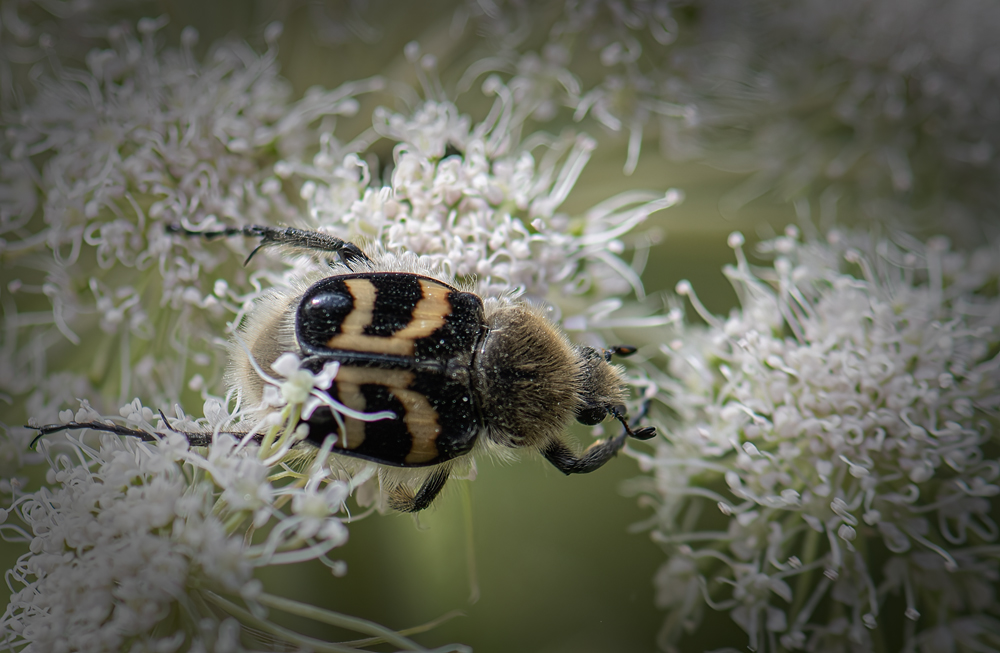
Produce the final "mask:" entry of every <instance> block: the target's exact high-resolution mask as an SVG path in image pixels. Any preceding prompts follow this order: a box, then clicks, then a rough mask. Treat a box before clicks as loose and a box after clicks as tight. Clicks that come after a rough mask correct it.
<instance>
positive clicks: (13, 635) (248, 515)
mask: <svg viewBox="0 0 1000 653" xmlns="http://www.w3.org/2000/svg"><path fill="white" fill-rule="evenodd" d="M121 412H122V414H123V415H129V416H130V417H129V420H128V421H129V423H134V424H135V425H136V426H137V427H138V428H141V429H143V430H146V431H147V432H150V433H152V432H159V433H160V434H161V435H160V438H161V439H160V441H158V442H154V443H146V442H140V441H139V440H138V439H135V438H120V437H118V436H114V435H109V434H106V433H104V434H101V435H100V438H99V445H98V446H92V445H91V444H89V443H90V442H93V440H91V439H89V438H85V437H83V436H81V437H80V438H78V439H74V438H70V439H68V440H60V441H55V440H53V441H52V442H49V441H47V440H45V441H43V444H42V445H41V448H42V450H43V451H44V452H45V456H46V460H47V462H48V465H49V471H48V478H47V484H46V485H45V486H43V487H41V488H40V489H38V490H36V491H34V492H28V493H23V492H18V493H16V494H15V495H14V500H13V502H12V504H11V506H10V508H9V510H2V511H0V522H2V521H3V519H2V518H3V517H10V519H8V520H7V521H8V523H6V524H3V523H0V536H2V537H3V538H4V539H5V540H9V541H23V542H25V543H27V544H28V547H29V552H28V553H26V554H25V555H23V556H22V557H21V558H20V559H19V561H18V563H17V565H16V566H15V567H14V568H13V569H12V570H11V571H9V572H8V578H9V580H10V581H11V583H12V585H13V587H14V588H15V590H14V594H13V595H12V597H11V600H10V603H9V604H8V606H7V609H6V611H5V612H4V613H3V615H2V616H0V643H2V644H3V645H4V646H6V647H12V648H14V649H17V650H22V649H23V650H46V651H48V650H72V651H111V650H131V649H134V648H136V647H140V648H143V649H144V650H169V651H173V650H219V651H229V650H243V645H242V644H239V642H240V641H241V639H240V634H241V631H242V630H243V629H244V628H245V627H248V626H252V627H254V628H260V627H262V624H263V627H264V628H269V627H270V626H269V625H268V622H267V621H266V619H264V617H265V616H266V610H265V608H267V607H270V608H276V609H281V610H283V611H291V612H293V613H295V612H298V613H300V614H303V615H306V614H311V615H314V616H315V615H316V614H318V612H317V610H320V609H319V608H315V607H312V606H305V605H301V604H298V603H296V602H294V601H290V600H288V599H282V598H280V597H276V596H273V595H270V594H268V593H267V592H266V591H265V589H264V587H263V586H262V584H261V583H260V581H259V580H256V579H255V578H254V570H255V569H257V568H260V567H264V566H268V565H285V564H289V563H293V562H304V561H308V560H320V561H321V562H323V563H324V564H326V565H327V566H328V567H329V568H330V570H331V576H335V575H342V574H343V572H344V564H343V562H341V561H338V560H332V559H330V558H329V557H328V554H329V553H330V552H331V551H332V550H333V549H335V548H336V547H339V546H341V545H343V544H344V543H345V542H346V541H347V536H348V533H347V528H346V526H345V525H344V523H343V521H342V519H341V515H342V511H343V510H344V509H345V501H346V500H347V497H348V495H349V493H350V492H351V489H352V487H353V486H352V485H350V484H348V483H347V482H345V481H344V480H340V473H339V471H338V470H335V469H331V467H330V464H329V462H328V457H327V456H325V455H324V456H318V457H315V459H314V461H313V462H312V464H311V465H310V466H309V468H308V469H307V470H305V471H303V472H301V473H299V472H295V473H293V472H291V470H290V469H289V468H288V467H285V466H281V465H274V464H273V462H272V461H269V460H267V459H266V458H267V453H268V452H267V451H265V450H264V449H260V448H258V446H257V445H256V444H254V443H252V442H243V443H240V442H237V441H236V440H235V439H233V437H232V436H231V435H229V434H226V433H223V434H219V435H216V436H215V437H214V440H213V443H212V446H211V447H210V448H209V449H207V450H205V449H192V448H191V447H189V446H188V442H187V439H186V437H185V436H184V435H183V434H181V433H178V432H176V431H174V430H173V429H178V428H179V426H180V425H181V424H183V425H184V426H185V427H186V428H193V429H196V430H197V431H200V432H203V433H204V432H207V433H212V432H213V431H216V432H217V431H218V430H219V429H221V428H223V427H224V425H225V424H226V423H228V422H230V421H231V420H232V417H233V416H232V415H225V416H224V417H223V416H221V415H217V417H223V419H222V420H221V421H217V422H214V423H210V422H209V421H207V420H200V421H198V422H191V421H190V420H187V419H186V418H183V417H182V418H179V419H177V420H174V421H172V422H171V423H170V424H169V425H168V424H166V423H163V422H162V421H161V422H160V423H159V424H158V425H157V428H156V429H154V428H153V427H152V425H150V424H149V423H148V422H147V421H146V420H145V419H144V418H143V415H148V414H149V413H148V409H146V408H144V407H143V406H141V404H138V402H133V404H131V405H129V406H126V407H125V408H123V409H122V411H121ZM206 412H209V411H206ZM67 417H73V416H72V415H68V416H67ZM75 419H77V420H80V419H87V420H88V421H90V420H94V419H97V421H100V419H101V418H99V417H98V416H95V415H93V413H92V411H90V409H89V408H88V407H86V406H85V407H84V408H83V409H81V413H80V414H78V415H76V416H75ZM274 428H275V430H279V427H278V426H276V427H274ZM266 441H267V439H266V438H265V442H266ZM274 446H276V447H277V446H281V442H280V439H279V441H278V442H277V443H276V444H275V445H274ZM283 506H286V507H285V509H284V510H283V509H282V507H283ZM8 513H9V514H8ZM16 522H20V524H18V523H16ZM22 525H23V527H22ZM259 533H262V534H263V535H260V534H259ZM243 605H246V606H247V607H248V608H249V610H250V612H247V611H246V609H245V608H243V607H241V606H243ZM320 612H325V611H322V610H320ZM226 614H228V615H231V616H230V617H226V616H225V615H226ZM251 614H253V615H254V616H253V617H252V618H251ZM220 615H223V616H221V617H220ZM322 618H323V619H326V620H329V619H336V620H338V622H339V623H341V624H342V625H344V626H345V627H349V628H350V627H352V624H353V627H355V628H356V629H358V630H359V632H363V633H366V634H374V635H378V636H382V637H385V638H386V639H388V640H389V641H390V642H391V643H393V644H396V645H401V646H403V647H411V646H413V644H412V643H411V642H409V641H408V640H405V639H404V638H402V637H401V636H399V635H397V634H395V633H392V632H391V631H387V630H385V629H382V628H381V627H378V626H374V625H373V624H371V623H370V622H362V621H358V620H355V619H353V618H351V617H347V616H344V615H339V614H335V613H328V612H327V613H325V616H323V617H322ZM206 629H207V630H206ZM271 632H272V634H273V635H275V636H277V637H278V638H279V639H281V640H283V641H286V642H287V643H288V645H289V646H293V647H303V648H309V642H310V641H311V640H309V639H308V638H305V637H302V636H299V635H297V634H296V633H294V632H292V631H287V630H283V631H273V630H272V631H271ZM443 650H466V649H464V647H461V646H451V647H446V648H445V649H443Z"/></svg>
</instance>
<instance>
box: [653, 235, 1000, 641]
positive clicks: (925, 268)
mask: <svg viewBox="0 0 1000 653" xmlns="http://www.w3.org/2000/svg"><path fill="white" fill-rule="evenodd" d="M730 244H731V245H732V246H733V247H734V248H735V249H736V253H737V261H738V263H737V265H736V266H735V267H729V268H727V269H726V274H727V276H728V277H729V279H730V280H731V281H732V282H733V285H734V287H735V288H736V291H737V294H738V296H739V298H740V302H741V308H740V309H739V310H736V311H734V312H733V313H732V314H731V315H730V317H729V318H728V319H726V320H722V319H720V318H717V317H715V316H713V315H710V314H708V313H707V312H706V311H705V310H704V309H703V308H702V307H701V305H700V304H699V303H698V301H697V297H696V296H695V295H694V294H693V292H691V289H690V286H688V285H687V284H682V285H681V286H680V287H679V288H678V290H679V292H680V293H681V294H684V295H688V296H689V297H690V299H691V301H692V303H693V304H694V306H695V308H696V309H697V310H698V312H699V313H700V314H701V315H702V317H703V318H704V319H705V320H706V322H708V326H707V327H700V328H699V327H685V326H683V325H682V324H681V321H680V319H679V318H680V315H679V314H675V317H677V318H678V322H677V325H678V326H677V329H678V332H677V333H676V338H675V339H674V340H673V341H672V342H671V345H670V346H665V347H664V348H663V352H664V354H666V356H667V357H668V359H669V368H668V369H669V372H670V376H669V377H667V376H664V377H662V378H661V379H659V381H658V383H659V384H660V394H659V395H658V398H659V399H660V400H662V401H663V402H664V404H666V405H667V406H668V407H669V408H670V409H671V411H673V413H674V415H675V420H674V424H672V425H671V426H670V427H669V428H667V429H665V431H666V432H667V433H669V436H668V437H667V438H666V439H665V440H664V441H662V442H660V444H659V445H658V448H657V451H656V454H655V455H653V456H647V455H638V457H639V459H640V462H641V464H642V465H643V466H644V468H646V469H648V470H651V471H653V472H654V473H655V483H654V484H650V485H649V486H647V487H646V490H648V491H649V492H651V493H652V494H653V496H655V497H656V501H657V505H658V510H657V516H656V518H655V519H654V520H653V523H654V524H655V531H654V539H655V540H656V541H658V542H660V543H661V544H662V545H663V546H664V548H665V550H666V551H667V552H668V554H669V555H670V558H671V559H670V562H669V563H668V564H667V565H665V566H664V567H663V569H662V570H661V572H660V574H659V575H658V576H657V586H658V587H659V597H658V600H659V603H660V605H661V606H662V607H664V608H667V609H668V610H669V612H670V617H669V619H668V621H667V623H666V625H665V626H664V629H663V632H662V643H663V645H664V646H665V647H667V648H671V647H673V646H674V645H676V643H677V642H678V639H679V637H680V636H681V633H682V631H684V630H691V629H692V628H693V627H694V626H695V625H696V624H697V623H698V622H699V621H700V620H701V618H702V616H703V612H704V606H705V605H707V606H709V607H711V608H713V609H716V610H723V611H728V612H729V614H730V616H731V617H732V619H733V620H734V621H735V622H736V623H737V624H739V625H740V626H741V627H742V628H743V629H744V630H745V631H746V632H747V634H748V636H749V647H750V648H751V649H754V650H770V651H776V650H780V649H782V648H785V649H796V648H807V649H808V650H871V649H872V648H873V647H876V648H877V647H879V646H886V645H888V644H889V642H888V641H887V640H886V639H885V638H886V637H889V638H891V637H892V635H887V634H886V633H889V632H899V633H901V635H900V637H901V640H900V641H901V642H902V643H903V644H904V649H906V650H912V648H911V647H914V646H917V645H921V646H924V647H930V648H926V650H934V651H937V650H954V648H952V647H954V646H958V647H959V648H960V649H961V650H970V651H971V650H985V648H983V647H987V648H988V647H990V646H994V647H995V646H996V645H997V643H998V642H1000V621H997V620H996V619H995V618H994V617H993V616H991V615H992V614H994V611H995V610H996V605H997V602H996V596H995V586H996V582H997V580H998V579H1000V566H998V562H997V555H998V553H1000V545H998V538H1000V528H998V525H997V521H996V501H997V499H996V497H997V496H998V494H1000V462H998V461H997V457H996V456H997V445H996V442H995V440H994V435H993V433H994V428H995V426H996V419H997V416H998V409H1000V358H998V354H997V352H998V348H1000V298H998V296H997V293H996V284H997V281H998V280H1000V263H998V261H1000V252H997V250H996V248H995V247H988V248H983V249H981V250H978V251H976V252H975V253H973V254H964V253H960V252H953V251H949V247H948V244H947V241H945V240H944V239H940V238H938V239H932V240H931V241H929V242H927V243H921V242H919V241H916V240H914V239H912V238H908V237H905V236H899V237H898V238H897V239H896V241H895V242H894V241H893V240H889V239H886V238H875V237H871V236H867V235H863V234H858V235H852V234H847V233H837V232H832V233H831V234H830V235H829V237H828V239H827V241H826V242H820V241H818V240H805V241H803V240H802V239H801V238H800V237H799V235H798V232H797V230H795V229H790V230H789V231H788V233H787V234H786V235H785V236H782V237H780V238H776V239H774V240H771V241H767V242H765V243H763V244H762V249H763V251H765V252H768V253H770V254H773V255H774V256H775V257H776V258H775V261H774V264H773V266H772V267H767V268H761V269H754V268H751V266H750V265H749V264H748V262H747V260H746V258H745V257H744V255H743V253H742V250H741V248H740V246H741V244H742V237H741V236H739V234H734V235H733V236H732V237H731V239H730ZM713 507H714V508H715V509H717V510H718V512H717V513H716V514H715V516H714V517H713V516H712V515H711V512H706V511H712V509H713ZM702 527H707V528H708V530H702ZM890 606H891V607H890ZM887 624H888V625H887ZM961 624H965V625H970V624H974V625H975V634H971V633H972V631H963V630H961V628H962V627H963V626H961ZM896 626H899V628H898V630H893V629H895V628H896ZM931 642H936V643H935V644H933V645H932V644H931ZM943 642H949V643H950V644H948V648H946V649H939V648H937V646H938V645H939V644H940V643H943ZM895 645H896V644H895V643H894V644H892V646H895Z"/></svg>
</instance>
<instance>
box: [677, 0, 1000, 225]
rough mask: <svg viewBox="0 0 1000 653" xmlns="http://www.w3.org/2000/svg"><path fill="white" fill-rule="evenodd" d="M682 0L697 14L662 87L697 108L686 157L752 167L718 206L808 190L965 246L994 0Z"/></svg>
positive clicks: (987, 134)
mask: <svg viewBox="0 0 1000 653" xmlns="http://www.w3.org/2000/svg"><path fill="white" fill-rule="evenodd" d="M685 4H686V5H687V6H688V7H689V8H690V9H692V10H693V11H694V14H695V15H696V16H697V18H696V19H695V20H693V21H692V22H691V23H690V24H688V25H687V27H686V29H690V30H691V34H690V37H691V38H690V39H686V40H684V45H683V46H679V47H678V48H676V49H675V52H674V54H673V59H672V61H673V64H674V66H673V68H672V73H673V74H674V80H675V81H674V84H673V86H672V88H674V89H675V90H676V93H677V95H676V96H675V98H674V100H675V101H676V102H679V103H683V104H684V105H685V106H688V107H690V109H691V110H692V111H693V112H694V113H695V114H696V116H697V128H696V129H695V132H696V133H697V135H696V136H694V137H693V138H692V140H693V141H694V142H695V143H696V144H695V145H693V146H692V148H691V152H690V153H695V154H697V155H698V156H700V157H705V158H707V159H708V160H709V161H712V162H714V163H715V164H717V165H720V166H722V167H725V168H727V169H731V170H739V171H745V172H747V173H751V174H750V176H749V178H748V179H747V180H746V181H745V182H744V183H743V184H742V185H741V186H740V187H738V188H736V189H734V190H733V191H731V192H730V193H729V194H728V196H727V197H726V198H725V199H724V201H723V209H724V210H727V211H732V210H735V209H736V208H739V207H740V206H742V205H743V204H745V203H747V202H749V201H750V200H752V199H754V198H755V197H757V196H759V195H761V194H763V193H766V192H769V191H775V192H776V193H777V195H778V196H780V197H781V198H784V199H800V198H813V199H815V198H818V197H822V198H823V201H824V202H825V203H827V204H828V205H832V204H836V203H837V202H840V203H841V204H842V205H843V206H844V207H845V212H846V213H848V214H853V213H855V212H857V213H859V214H860V215H861V216H863V217H864V218H865V219H868V220H877V221H881V222H886V221H890V222H894V223H895V224H896V225H907V226H908V227H909V228H913V226H914V225H919V226H920V227H921V228H922V229H924V230H927V229H928V228H933V227H935V226H940V225H944V224H947V225H948V229H949V231H950V232H951V233H952V234H955V236H956V237H957V238H959V239H960V240H959V242H960V243H961V244H963V245H969V244H975V243H976V242H978V239H979V238H981V235H982V231H981V230H982V229H983V227H984V226H987V227H988V225H989V224H990V223H992V222H995V218H996V216H997V214H998V211H1000V204H998V202H997V198H996V193H995V192H993V189H995V188H996V186H997V183H998V181H1000V164H998V163H997V161H998V158H997V153H998V152H1000V129H998V127H997V125H998V124H1000V121H998V117H1000V101H998V99H997V98H998V97H1000V48H998V46H997V44H996V39H995V38H994V34H995V32H996V26H997V24H998V23H1000V8H998V7H997V6H996V4H995V3H993V2H989V1H988V0H986V1H983V0H958V1H957V2H948V3H940V2H933V1H918V2H895V1H893V0H847V1H845V2H837V3H828V2H822V0H806V1H805V2H787V1H785V0H751V1H750V2H746V3H739V5H738V6H735V5H731V4H729V3H717V2H697V1H696V2H692V3H685ZM682 31H683V30H682ZM679 153H680V154H686V153H684V152H679ZM828 226H832V225H828Z"/></svg>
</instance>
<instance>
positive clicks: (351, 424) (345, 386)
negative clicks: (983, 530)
mask: <svg viewBox="0 0 1000 653" xmlns="http://www.w3.org/2000/svg"><path fill="white" fill-rule="evenodd" d="M342 369H343V368H342ZM337 395H338V399H339V400H340V403H342V404H344V405H345V406H347V407H348V408H351V409H353V410H356V411H358V412H359V413H364V412H366V410H367V408H368V402H367V401H366V400H365V396H364V395H363V394H362V393H361V386H360V385H358V384H357V383H350V382H348V381H346V380H343V379H340V378H339V376H338V379H337ZM364 441H365V423H364V422H362V421H360V420H356V419H350V418H348V417H345V418H344V433H342V434H341V437H340V439H339V440H338V444H339V445H340V448H341V449H357V448H358V447H360V446H361V443H362V442H364Z"/></svg>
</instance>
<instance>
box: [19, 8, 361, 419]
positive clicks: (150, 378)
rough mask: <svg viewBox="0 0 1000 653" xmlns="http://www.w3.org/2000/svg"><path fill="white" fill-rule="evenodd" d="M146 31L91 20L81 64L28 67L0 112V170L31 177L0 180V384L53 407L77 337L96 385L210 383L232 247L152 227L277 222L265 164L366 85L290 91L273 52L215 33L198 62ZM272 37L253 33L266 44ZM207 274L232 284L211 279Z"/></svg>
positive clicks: (235, 306)
mask: <svg viewBox="0 0 1000 653" xmlns="http://www.w3.org/2000/svg"><path fill="white" fill-rule="evenodd" d="M162 25H163V21H153V20H143V21H140V23H139V32H140V36H139V37H138V38H137V37H136V36H134V35H133V34H131V33H130V32H129V31H127V30H124V29H122V28H113V29H111V30H109V32H108V35H107V40H108V42H109V43H110V44H111V47H110V48H108V49H104V50H93V51H91V53H90V54H89V55H88V57H87V69H86V70H74V69H71V68H56V69H55V70H54V71H53V72H51V73H43V74H42V75H41V76H40V78H39V80H38V92H37V94H36V95H35V96H34V97H33V98H32V99H30V100H28V101H26V103H25V104H24V105H23V106H21V107H19V108H18V109H17V110H16V111H13V110H7V111H5V119H6V120H5V125H6V126H5V129H6V132H5V134H6V138H5V140H4V143H3V146H2V148H0V170H2V171H4V172H2V174H3V175H4V176H5V177H10V178H12V179H15V180H16V179H22V178H23V179H30V180H34V181H33V183H32V184H22V183H20V182H16V181H15V183H12V184H11V185H10V186H9V187H8V189H7V190H5V192H4V193H3V194H2V195H3V199H2V201H3V202H6V203H7V204H4V205H3V206H2V207H0V215H2V216H3V219H2V220H0V232H2V233H0V237H2V238H4V239H5V240H4V241H3V242H2V243H0V254H2V255H3V256H4V257H5V260H10V261H17V263H18V265H16V266H12V267H10V268H9V275H10V276H9V278H10V279H11V280H12V281H11V283H10V284H9V285H8V286H7V287H6V288H5V292H6V291H7V290H9V291H10V294H9V295H8V300H7V302H5V304H4V321H5V324H6V327H7V328H6V330H5V334H4V338H5V346H4V348H3V352H4V357H3V359H2V360H0V365H2V369H3V374H2V375H0V377H2V380H0V384H2V388H3V390H5V391H7V392H9V393H11V394H14V395H23V394H28V393H35V394H40V396H39V397H38V399H37V401H38V402H40V403H45V404H48V403H55V398H54V397H51V396H49V395H48V394H47V393H48V392H49V390H48V389H47V388H46V381H47V378H48V377H50V376H51V375H54V374H56V373H59V372H62V371H70V370H76V371H80V368H81V367H82V366H81V365H80V364H79V363H77V364H76V365H73V364H71V363H70V362H69V361H71V360H72V359H73V355H74V352H75V351H79V350H76V349H75V345H79V344H80V343H82V342H86V343H87V346H88V347H89V348H90V350H91V352H92V356H91V357H90V359H89V360H88V361H87V363H86V366H87V367H89V369H88V376H89V378H90V379H95V378H104V379H106V380H107V386H106V387H104V388H102V389H103V391H104V392H105V393H107V396H110V397H129V396H135V395H141V396H143V397H145V398H148V399H152V398H155V399H157V400H159V401H161V402H170V401H176V400H177V399H178V398H179V397H180V395H181V393H182V391H183V388H184V386H185V383H186V381H187V379H188V378H190V377H191V376H193V375H194V374H195V373H200V374H201V375H202V376H203V378H207V379H209V382H217V381H218V380H219V378H220V371H221V370H222V369H223V368H224V361H223V360H221V359H220V356H219V353H220V350H219V348H218V347H217V346H215V344H214V343H213V339H214V338H216V337H218V336H220V335H221V334H222V332H223V330H224V328H225V323H226V320H227V318H229V317H231V316H232V314H233V313H235V312H237V311H238V310H239V305H240V303H241V302H242V297H241V296H240V295H239V294H238V293H239V292H240V291H242V292H246V291H247V290H249V289H250V287H251V285H252V284H253V283H254V281H253V280H252V279H248V278H247V274H246V272H245V271H244V270H242V268H241V267H240V262H241V261H242V259H243V258H245V257H246V253H247V251H249V250H248V249H247V244H246V243H243V242H241V241H239V240H229V241H227V242H221V243H212V244H208V243H205V242H204V241H202V240H200V239H189V238H183V237H179V236H177V235H175V234H171V233H168V232H167V230H166V227H167V226H168V225H174V224H183V225H185V226H188V227H192V228H198V229H204V228H209V227H210V226H212V225H219V224H222V223H230V224H231V223H234V222H235V223H247V222H250V223H281V222H290V221H293V220H295V218H296V217H297V216H298V211H297V208H296V206H295V201H296V200H295V199H294V198H289V197H286V196H285V194H284V191H283V188H282V182H281V180H280V179H279V177H278V176H277V175H276V172H275V166H276V164H277V163H278V162H279V161H280V159H281V157H290V158H292V159H295V158H298V157H301V156H304V152H305V151H306V150H308V149H310V148H312V147H314V144H315V143H316V142H317V141H318V139H319V136H318V134H317V128H316V126H315V125H314V123H315V121H316V119H317V118H318V117H321V116H324V115H336V114H350V113H352V112H353V111H355V110H356V109H357V105H356V102H355V101H354V100H353V95H355V94H357V93H364V92H366V91H367V90H371V89H373V88H376V87H377V86H378V83H377V82H361V83H356V84H354V85H351V86H349V87H345V88H342V89H337V90H334V91H330V92H318V93H317V92H314V93H310V94H307V95H306V97H304V98H303V99H301V100H299V101H297V102H292V101H291V99H290V97H289V96H290V87H289V85H288V84H287V82H285V81H284V80H283V79H281V78H280V77H278V75H277V64H276V52H275V51H274V49H273V48H272V49H271V50H269V51H267V52H266V53H265V54H264V55H258V54H257V53H255V52H254V51H253V50H252V49H250V48H249V47H248V46H246V45H241V44H238V43H232V44H224V45H217V46H215V47H213V48H212V49H211V51H210V53H209V55H208V56H207V58H206V60H205V61H204V62H199V61H198V59H197V58H196V57H195V55H194V53H193V51H192V48H193V46H194V45H195V43H196V41H197V34H196V33H195V32H194V30H192V29H186V30H184V31H183V33H182V36H181V47H180V48H164V47H161V46H160V45H158V44H157V30H158V29H159V28H160V27H161V26H162ZM279 31H280V30H279ZM277 35H278V31H276V30H275V29H268V31H267V32H266V36H267V38H268V39H269V41H270V42H272V43H273V41H274V39H276V38H277ZM35 184H37V186H38V188H39V189H40V190H38V191H36V190H35ZM49 251H51V253H49ZM219 277H221V278H224V279H227V280H229V283H230V284H231V285H232V286H233V288H232V289H230V288H222V289H220V288H218V284H217V279H218V278H219ZM39 300H41V302H40V301H39ZM39 304H42V305H43V306H44V305H45V304H47V305H48V306H49V311H48V315H46V314H45V312H44V310H41V311H40V310H39V309H40V308H41V306H39ZM181 325H183V327H182V326H181ZM157 343H158V344H157ZM154 345H155V347H163V348H165V349H166V350H168V351H169V352H170V353H169V354H167V353H166V351H162V352H161V351H156V350H155V349H154ZM94 361H97V363H96V365H97V367H96V368H95V367H94V365H95V362H94ZM192 370H194V371H192ZM84 394H86V396H88V397H91V398H93V399H94V400H95V402H97V401H98V398H97V397H94V396H93V393H92V392H88V393H81V395H77V396H83V395H84ZM34 414H35V415H36V416H39V417H41V414H40V413H38V412H35V413H34Z"/></svg>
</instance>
